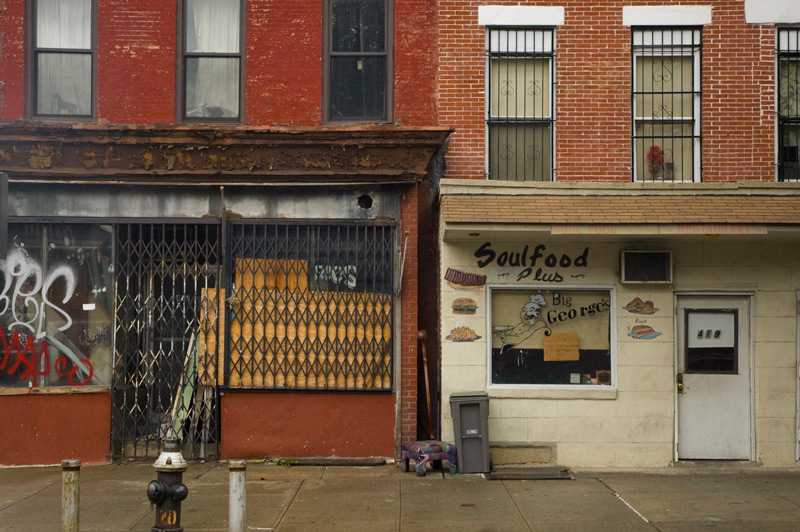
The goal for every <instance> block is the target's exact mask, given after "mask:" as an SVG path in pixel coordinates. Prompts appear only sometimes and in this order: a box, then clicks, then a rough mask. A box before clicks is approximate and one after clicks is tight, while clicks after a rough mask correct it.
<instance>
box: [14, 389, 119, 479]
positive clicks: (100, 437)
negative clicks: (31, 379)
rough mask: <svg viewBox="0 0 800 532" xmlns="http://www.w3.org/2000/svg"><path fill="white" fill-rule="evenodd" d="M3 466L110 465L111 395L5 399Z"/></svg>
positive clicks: (89, 394)
mask: <svg viewBox="0 0 800 532" xmlns="http://www.w3.org/2000/svg"><path fill="white" fill-rule="evenodd" d="M0 427H3V437H2V438H0V464H2V465H32V464H37V465H38V464H45V465H51V464H61V460H64V459H66V458H78V459H80V460H81V462H82V463H83V464H97V463H107V462H109V461H110V451H109V449H110V447H111V395H110V394H108V393H80V394H73V395H3V396H0Z"/></svg>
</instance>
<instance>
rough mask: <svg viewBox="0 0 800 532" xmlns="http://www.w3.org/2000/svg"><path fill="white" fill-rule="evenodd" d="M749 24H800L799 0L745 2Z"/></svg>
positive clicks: (754, 0) (747, 0) (751, 0)
mask: <svg viewBox="0 0 800 532" xmlns="http://www.w3.org/2000/svg"><path fill="white" fill-rule="evenodd" d="M744 18H745V20H746V21H747V23H748V24H795V23H798V22H800V6H798V4H797V0H744Z"/></svg>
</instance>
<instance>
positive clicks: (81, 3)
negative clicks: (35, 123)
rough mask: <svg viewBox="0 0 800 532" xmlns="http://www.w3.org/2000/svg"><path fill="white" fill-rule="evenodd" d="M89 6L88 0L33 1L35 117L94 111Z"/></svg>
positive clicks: (82, 114) (92, 44) (92, 18)
mask: <svg viewBox="0 0 800 532" xmlns="http://www.w3.org/2000/svg"><path fill="white" fill-rule="evenodd" d="M92 9H93V1H92V0H35V1H34V3H33V21H34V22H33V24H34V27H33V68H32V74H33V98H32V106H33V107H32V109H33V113H32V114H33V115H34V116H36V117H48V116H60V115H69V116H71V117H91V116H92V111H93V95H94V88H93V84H94V56H95V39H94V24H93V20H94V17H93V13H92Z"/></svg>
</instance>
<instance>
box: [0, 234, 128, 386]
mask: <svg viewBox="0 0 800 532" xmlns="http://www.w3.org/2000/svg"><path fill="white" fill-rule="evenodd" d="M15 225H16V224H14V225H12V227H11V229H12V230H15V229H16V231H15V232H11V234H12V235H13V237H12V242H11V246H10V249H9V252H8V255H7V257H6V258H5V259H4V260H0V386H2V387H28V388H31V389H32V388H35V387H39V386H85V385H88V384H100V385H104V384H108V383H109V382H110V370H111V314H110V313H109V312H108V311H107V310H106V309H108V308H110V305H109V303H108V297H109V290H108V286H110V283H111V275H112V273H113V267H111V263H110V258H111V254H110V230H103V229H100V228H99V226H88V225H87V226H78V225H76V226H70V225H67V224H63V225H60V226H45V225H36V224H24V225H19V226H16V227H15Z"/></svg>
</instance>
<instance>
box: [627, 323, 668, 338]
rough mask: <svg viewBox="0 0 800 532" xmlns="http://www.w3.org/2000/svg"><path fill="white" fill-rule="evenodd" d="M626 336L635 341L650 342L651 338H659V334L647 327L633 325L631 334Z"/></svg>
mask: <svg viewBox="0 0 800 532" xmlns="http://www.w3.org/2000/svg"><path fill="white" fill-rule="evenodd" d="M628 336H630V337H631V338H636V339H637V340H652V339H653V338H657V337H659V336H661V333H660V332H658V331H656V330H654V329H653V328H652V327H650V326H649V325H634V326H633V327H632V328H631V332H629V333H628Z"/></svg>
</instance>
